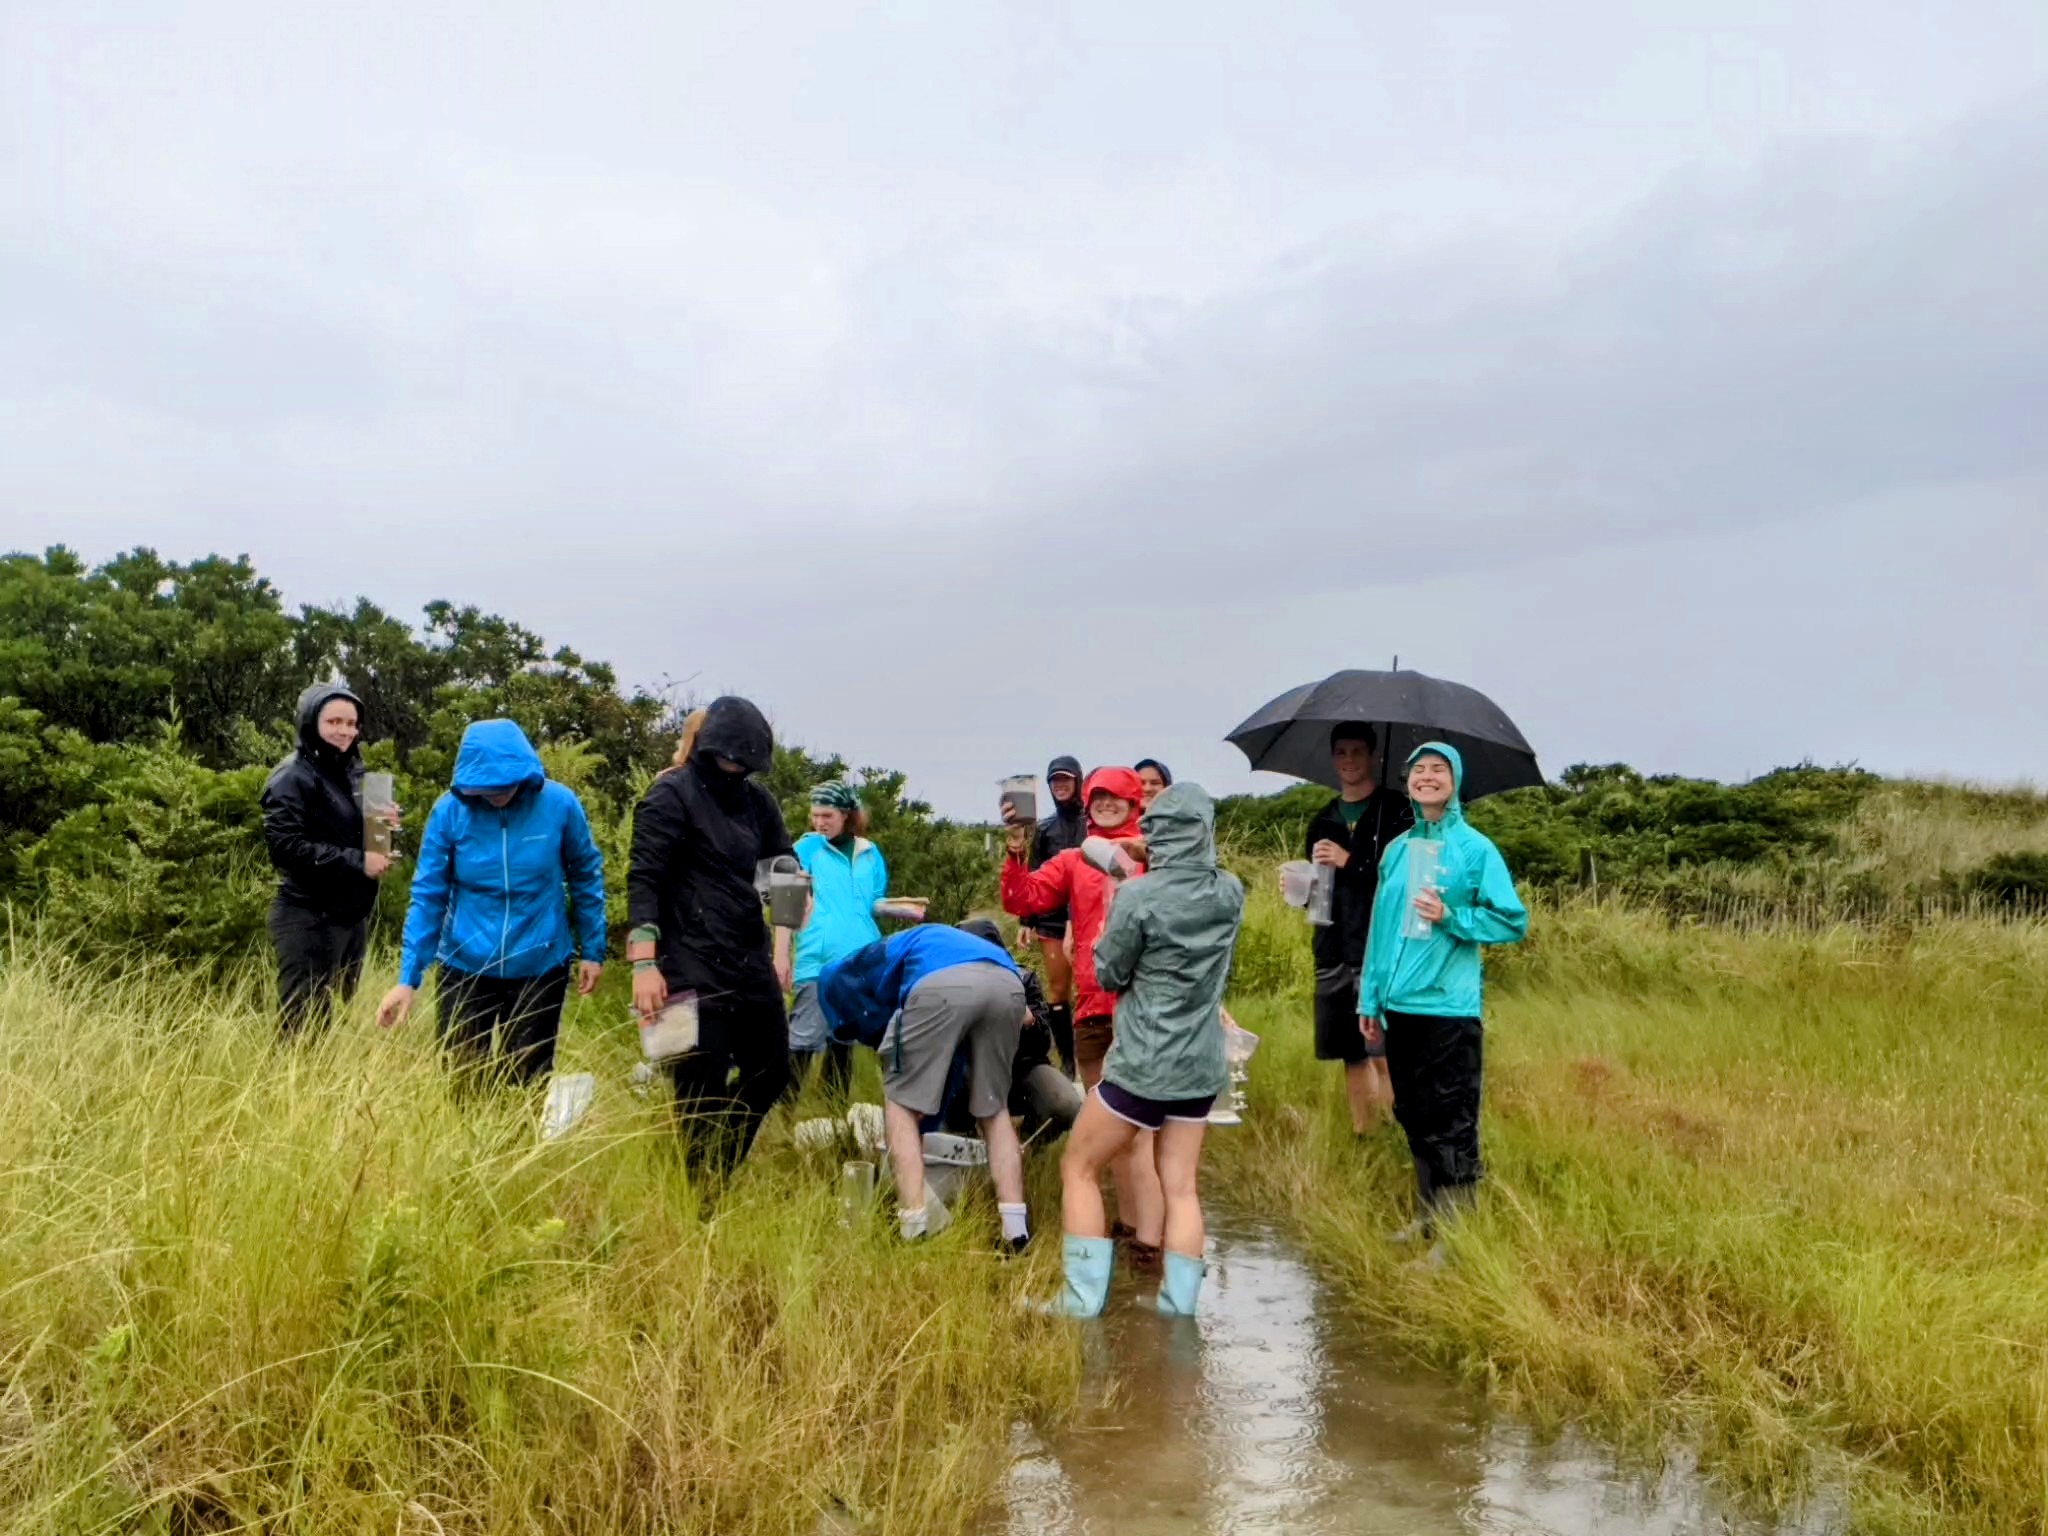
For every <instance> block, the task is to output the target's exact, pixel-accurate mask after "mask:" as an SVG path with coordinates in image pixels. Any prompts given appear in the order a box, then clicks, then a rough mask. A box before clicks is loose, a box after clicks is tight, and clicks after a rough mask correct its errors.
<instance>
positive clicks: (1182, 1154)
mask: <svg viewBox="0 0 2048 1536" xmlns="http://www.w3.org/2000/svg"><path fill="white" fill-rule="evenodd" d="M1207 1130H1208V1126H1207V1125H1205V1124H1204V1123H1203V1122H1202V1121H1200V1120H1195V1121H1192V1122H1190V1121H1186V1120H1169V1121H1167V1122H1166V1124H1165V1126H1164V1127H1162V1128H1161V1130H1160V1132H1159V1137H1158V1141H1159V1183H1160V1188H1161V1191H1162V1193H1163V1195H1164V1197H1165V1200H1166V1248H1167V1251H1168V1252H1171V1253H1184V1254H1187V1255H1189V1256H1190V1257H1191V1258H1197V1259H1199V1258H1200V1257H1201V1256H1202V1241H1203V1239H1204V1238H1205V1237H1206V1236H1207V1235H1208V1234H1207V1232H1206V1231H1205V1230H1204V1228H1203V1225H1202V1197H1201V1194H1200V1193H1199V1189H1198V1181H1199V1175H1200V1173H1201V1168H1202V1135H1203V1133H1204V1132H1205V1131H1207Z"/></svg>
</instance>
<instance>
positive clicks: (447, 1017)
mask: <svg viewBox="0 0 2048 1536" xmlns="http://www.w3.org/2000/svg"><path fill="white" fill-rule="evenodd" d="M604 944H605V926H604V855H603V854H601V853H600V852H599V851H598V847H597V844H596V842H595V841H594V840H592V838H591V835H590V820H589V818H588V817H587V816H585V815H584V813H583V803H582V802H581V801H580V800H578V799H577V798H576V794H575V792H574V791H573V790H571V789H570V788H569V787H568V786H567V785H565V784H556V783H554V782H553V781H551V780H550V779H549V778H548V776H547V770H546V769H545V768H543V767H542V766H541V761H540V754H539V753H537V752H535V751H534V750H533V745H532V743H531V742H529V741H528V740H527V739H526V733H525V732H524V731H522V730H520V729H519V727H518V725H517V724H516V723H515V722H513V721H511V720H478V721H475V722H474V723H472V724H471V725H470V726H469V727H468V728H467V729H466V730H464V731H463V733H462V747H461V750H460V751H459V752H457V753H456V756H455V776H454V783H453V786H452V787H451V788H450V789H449V791H448V793H446V794H444V795H443V796H441V798H440V799H439V800H437V801H435V802H434V809H433V811H432V813H431V814H430V815H429V816H428V817H427V827H426V831H425V832H424V833H422V834H421V837H420V853H419V862H418V865H417V868H416V872H415V873H414V875H413V880H412V905H411V907H410V908H409V909H408V910H407V912H406V915H405V948H404V954H403V957H402V959H401V960H400V963H399V971H398V985H397V986H395V987H393V988H392V989H391V990H390V991H389V992H387V993H385V995H384V1001H383V1003H382V1004H381V1005H380V1006H379V1007H378V1009H377V1022H378V1024H380V1025H381V1026H383V1027H384V1028H386V1029H388V1028H390V1027H391V1026H392V1025H394V1024H396V1023H398V1022H399V1021H400V1020H402V1019H403V1018H404V1017H405V1016H406V1014H407V1013H408V1012H409V1011H410V1010H411V1008H412V1000H413V994H414V992H415V991H416V990H417V989H418V987H419V984H420V983H421V982H422V981H423V980H425V978H426V973H427V966H428V965H429V964H432V963H435V962H439V964H440V967H441V1007H440V1029H441V1041H442V1044H443V1045H444V1046H446V1047H447V1049H448V1050H449V1052H450V1053H451V1054H453V1055H454V1056H455V1057H456V1058H457V1059H458V1061H461V1062H463V1063H464V1064H465V1065H470V1066H475V1067H481V1066H484V1065H486V1064H488V1063H489V1062H490V1060H491V1055H492V1037H493V1035H494V1034H495V1035H496V1036H497V1041H498V1054H499V1055H500V1056H501V1057H502V1058H503V1066H504V1070H505V1072H506V1074H507V1075H508V1076H510V1077H511V1078H513V1079H514V1080H516V1081H519V1082H533V1081H535V1080H536V1079H538V1078H542V1077H545V1076H546V1075H547V1073H548V1072H549V1071H550V1070H551V1069H552V1068H553V1066H554V1062H555V1037H556V1035H557V1033H558V1032H559V1031H560V1028H561V1022H562V1004H563V1002H564V1000H565V999H566V997H567V996H568V990H569V962H570V961H571V959H572V958H573V959H576V960H577V961H578V966H577V978H576V990H577V992H578V993H579V994H581V995H584V996H588V995H589V994H590V993H591V992H593V991H595V990H596V988H597V980H598V975H599V972H600V969H601V968H602V966H603V964H604Z"/></svg>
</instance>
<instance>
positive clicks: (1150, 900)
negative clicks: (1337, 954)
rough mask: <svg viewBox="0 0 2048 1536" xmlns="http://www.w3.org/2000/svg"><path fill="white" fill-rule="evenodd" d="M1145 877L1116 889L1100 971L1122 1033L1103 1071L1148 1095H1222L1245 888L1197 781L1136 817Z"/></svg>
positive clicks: (1101, 943)
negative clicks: (1226, 1020) (1227, 988)
mask: <svg viewBox="0 0 2048 1536" xmlns="http://www.w3.org/2000/svg"><path fill="white" fill-rule="evenodd" d="M1139 829H1140V830H1141V831H1142V832H1143V833H1144V834H1145V846H1146V848H1147V849H1148V850H1149V855H1148V862H1147V864H1146V870H1145V874H1144V875H1143V876H1142V877H1141V878H1138V879H1134V880H1130V881H1127V882H1125V884H1124V885H1123V886H1122V887H1121V888H1120V889H1118V891H1117V892H1116V895H1115V897H1114V899H1113V900H1112V901H1111V902H1110V907H1109V918H1108V920H1107V921H1106V922H1105V923H1104V924H1103V928H1102V937H1101V938H1099V939H1097V940H1096V941H1095V976H1096V979H1097V980H1098V981H1099V982H1100V983H1101V984H1102V985H1103V987H1104V988H1106V989H1107V990H1109V991H1111V992H1114V993H1116V994H1117V1001H1116V1038H1115V1040H1114V1041H1113V1042H1112V1043H1111V1045H1110V1048H1109V1058H1108V1060H1106V1061H1105V1062H1104V1063H1103V1067H1102V1075H1103V1078H1104V1080H1105V1081H1107V1082H1112V1083H1115V1084H1116V1085H1117V1087H1119V1088H1121V1089H1123V1090H1124V1091H1125V1092H1126V1093H1134V1094H1137V1095H1138V1096H1139V1097H1140V1098H1145V1099H1166V1100H1174V1099H1198V1098H1202V1097H1204V1096H1205V1095H1210V1094H1218V1093H1221V1092H1222V1091H1223V1090H1224V1088H1225V1087H1227V1086H1228V1085H1229V1082H1230V1074H1229V1073H1228V1071H1226V1070H1225V1068H1224V1064H1223V1023H1222V1017H1221V1009H1222V1007H1223V984H1224V983H1225V982H1226V981H1227V980H1229V977H1230V957H1231V952H1232V950H1233V949H1234V947H1235V946H1236V944H1237V925H1238V923H1239V921H1240V920H1242V918H1243V917H1244V886H1243V885H1242V884H1241V883H1240V882H1239V881H1238V878H1237V876H1235V875H1231V874H1226V873H1224V872H1223V871H1222V870H1220V869H1218V868H1217V867H1216V807H1215V806H1214V805H1212V804H1210V801H1209V795H1208V792H1207V791H1206V790H1204V789H1203V788H1202V786H1201V785H1199V784H1176V785H1174V786H1173V787H1172V788H1170V789H1168V790H1167V791H1166V792H1165V793H1164V794H1162V795H1161V796H1160V797H1159V798H1158V799H1157V800H1155V801H1153V802H1152V809H1151V810H1149V811H1147V812H1146V813H1145V815H1144V817H1143V819H1142V820H1141V821H1140V822H1139Z"/></svg>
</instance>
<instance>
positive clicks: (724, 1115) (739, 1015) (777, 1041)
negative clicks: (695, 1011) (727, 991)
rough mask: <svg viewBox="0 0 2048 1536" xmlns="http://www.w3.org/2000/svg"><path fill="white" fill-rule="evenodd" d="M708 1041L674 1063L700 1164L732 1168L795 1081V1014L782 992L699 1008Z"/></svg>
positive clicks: (679, 1108)
mask: <svg viewBox="0 0 2048 1536" xmlns="http://www.w3.org/2000/svg"><path fill="white" fill-rule="evenodd" d="M698 1029H699V1037H700V1038H701V1039H703V1040H704V1041H705V1042H706V1048H705V1049H703V1050H699V1051H692V1052H690V1053H689V1054H688V1055H687V1056H678V1057H677V1058H676V1059H675V1060H674V1061H672V1062H670V1063H669V1069H668V1070H669V1076H670V1078H671V1079H672V1080H673V1081H674V1083H675V1089H676V1115H677V1119H678V1129H680V1130H681V1132H682V1134H683V1137H684V1142H685V1145H686V1147H687V1149H688V1155H689V1159H690V1162H691V1164H692V1166H695V1167H700V1168H709V1169H711V1170H713V1171H715V1172H718V1173H729V1172H731V1171H732V1170H733V1169H734V1168H736V1167H738V1166H739V1163H740V1159H742V1158H744V1157H745V1156H746V1155H747V1149H748V1148H749V1147H751V1146H752V1145H753V1144H754V1134H755V1132H757V1131H759V1130H760V1129H761V1122H762V1121H763V1120H765V1119H767V1118H768V1111H769V1110H771V1109H773V1108H774V1107H775V1103H776V1101H777V1100H778V1099H780V1098H781V1097H782V1095H783V1092H784V1091H785V1090H786V1089H787V1088H788V1086H789V1015H788V1014H786V1013H785V1012H783V1008H782V1000H781V999H780V998H777V999H776V1000H775V1001H774V1002H773V1003H766V1004H761V1005H759V1006H756V1007H747V1006H744V1005H742V1006H740V1007H737V1008H730V1009H720V1010H718V1011H717V1012H715V1013H714V1012H712V1011H711V1010H709V1009H705V1010H702V1011H701V1012H700V1013H699V1016H698Z"/></svg>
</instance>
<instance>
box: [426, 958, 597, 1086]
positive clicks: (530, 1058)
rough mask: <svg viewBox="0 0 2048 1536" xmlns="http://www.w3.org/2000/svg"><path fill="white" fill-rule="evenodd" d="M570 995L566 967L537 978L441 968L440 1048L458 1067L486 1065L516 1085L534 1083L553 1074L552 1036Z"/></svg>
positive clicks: (553, 1042)
mask: <svg viewBox="0 0 2048 1536" xmlns="http://www.w3.org/2000/svg"><path fill="white" fill-rule="evenodd" d="M568 995H569V967H568V966H566V965H560V966H557V967H555V969H553V970H552V971H549V972H547V973H546V974H544V975H540V976H473V975H470V974H469V973H468V972H466V971H451V970H449V969H448V968H447V967H446V966H443V967H442V968H441V1018H440V1025H441V1044H442V1046H443V1048H445V1049H446V1050H447V1052H448V1054H449V1055H451V1056H453V1057H454V1058H455V1064H456V1065H457V1066H458V1067H459V1068H462V1069H465V1070H470V1071H476V1072H481V1071H483V1070H484V1069H485V1068H487V1067H489V1068H491V1069H492V1070H494V1071H497V1072H501V1073H502V1074H503V1075H504V1076H505V1077H507V1078H509V1079H510V1080H511V1081H513V1082H516V1083H532V1082H538V1081H539V1080H540V1079H541V1078H544V1077H546V1076H547V1075H548V1073H549V1072H551V1071H553V1070H554V1066H555V1036H556V1035H557V1034H558V1033H560V1031H561V1028H562V1003H563V1000H564V999H565V998H566V997H567V996H568ZM494 1032H495V1034H496V1035H497V1052H496V1058H497V1059H496V1061H495V1062H494V1061H493V1055H492V1050H491V1037H492V1035H493V1033H494Z"/></svg>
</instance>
